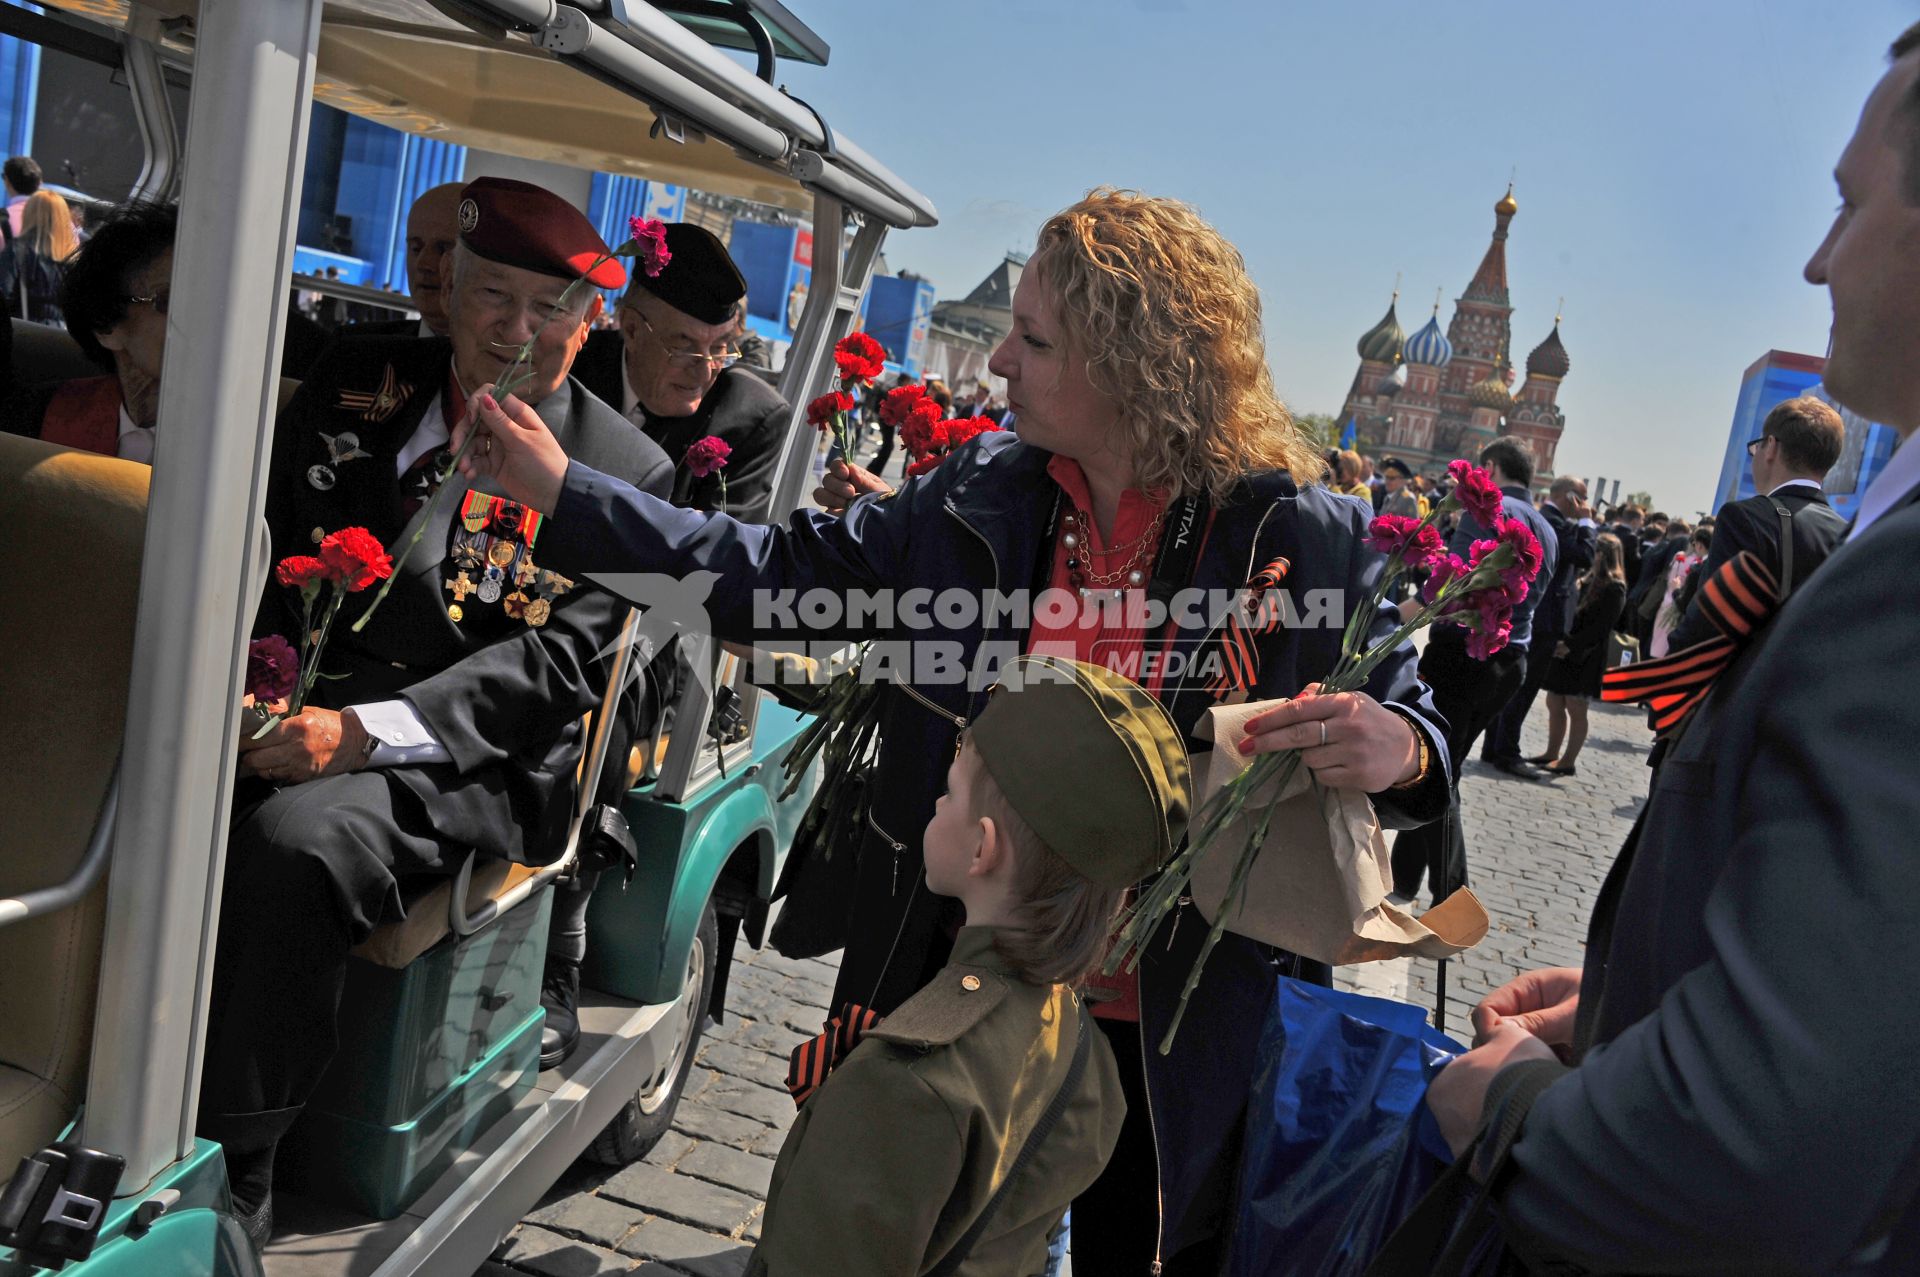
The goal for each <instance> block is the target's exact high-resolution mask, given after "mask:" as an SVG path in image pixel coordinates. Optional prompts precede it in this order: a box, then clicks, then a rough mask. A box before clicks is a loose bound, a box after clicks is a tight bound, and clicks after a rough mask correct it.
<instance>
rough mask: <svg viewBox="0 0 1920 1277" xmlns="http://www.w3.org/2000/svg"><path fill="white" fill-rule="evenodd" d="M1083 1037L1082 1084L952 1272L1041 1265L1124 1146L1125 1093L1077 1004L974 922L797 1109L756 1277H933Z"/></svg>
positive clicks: (999, 1178) (756, 1257)
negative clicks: (1016, 961) (1077, 1203)
mask: <svg viewBox="0 0 1920 1277" xmlns="http://www.w3.org/2000/svg"><path fill="white" fill-rule="evenodd" d="M1083 1033H1084V1034H1088V1035H1090V1036H1089V1039H1088V1046H1089V1051H1088V1057H1087V1061H1086V1063H1085V1065H1084V1071H1083V1073H1082V1076H1081V1079H1080V1082H1079V1085H1078V1087H1077V1088H1076V1092H1075V1094H1074V1095H1073V1096H1072V1097H1071V1099H1070V1100H1069V1101H1068V1102H1067V1103H1066V1106H1065V1107H1064V1108H1063V1109H1062V1110H1061V1112H1060V1117H1059V1121H1058V1123H1057V1124H1056V1125H1055V1126H1054V1127H1053V1129H1052V1130H1051V1132H1050V1133H1049V1134H1048V1135H1047V1137H1046V1139H1045V1140H1043V1141H1042V1142H1041V1143H1039V1144H1038V1145H1037V1146H1036V1147H1035V1149H1034V1151H1033V1154H1032V1156H1031V1157H1030V1159H1029V1160H1028V1162H1027V1164H1026V1165H1025V1166H1023V1167H1022V1168H1021V1169H1020V1170H1019V1172H1018V1175H1017V1177H1016V1178H1015V1180H1014V1182H1013V1183H1012V1185H1011V1186H1010V1187H1009V1188H1008V1190H1007V1195H1006V1196H1005V1197H1004V1198H1003V1199H1002V1200H1001V1202H1000V1205H999V1207H998V1208H997V1209H996V1210H995V1211H994V1214H993V1217H992V1219H991V1220H990V1221H989V1223H988V1225H987V1227H986V1229H985V1231H984V1232H983V1233H982V1234H981V1235H980V1236H979V1238H978V1239H977V1240H976V1241H975V1242H974V1245H973V1247H972V1248H971V1250H970V1251H969V1252H968V1256H967V1259H966V1260H965V1262H964V1263H963V1264H962V1265H961V1266H960V1267H959V1268H958V1269H956V1270H954V1272H955V1277H987V1275H988V1274H1008V1275H1011V1274H1022V1275H1026V1274H1034V1273H1038V1272H1040V1270H1041V1269H1042V1268H1043V1267H1045V1265H1046V1252H1047V1234H1048V1232H1049V1231H1050V1230H1051V1229H1052V1228H1053V1226H1054V1225H1055V1224H1057V1223H1059V1221H1060V1216H1061V1214H1062V1213H1063V1212H1064V1211H1065V1210H1066V1208H1067V1206H1068V1204H1069V1203H1071V1202H1072V1201H1073V1199H1074V1197H1075V1196H1076V1195H1077V1194H1078V1193H1080V1192H1081V1191H1082V1190H1083V1189H1085V1188H1086V1187H1087V1186H1088V1185H1089V1184H1091V1183H1093V1181H1094V1179H1095V1178H1096V1177H1097V1176H1098V1175H1099V1174H1100V1170H1101V1168H1102V1167H1104V1166H1105V1165H1106V1164H1107V1159H1108V1158H1109V1157H1111V1156H1112V1155H1113V1146H1114V1142H1115V1141H1116V1140H1118V1139H1119V1138H1120V1121H1121V1119H1122V1118H1123V1117H1124V1116H1125V1115H1126V1101H1125V1100H1124V1099H1122V1098H1121V1095H1120V1076H1119V1073H1118V1072H1117V1071H1116V1069H1115V1067H1114V1062H1113V1050H1112V1048H1111V1047H1109V1046H1108V1045H1107V1040H1106V1037H1105V1036H1104V1035H1103V1034H1101V1033H1100V1031H1099V1030H1098V1029H1096V1028H1095V1027H1094V1025H1093V1018H1092V1017H1091V1016H1090V1015H1088V1014H1087V1013H1086V1009H1085V1007H1084V1006H1083V1005H1082V1004H1081V1001H1080V998H1079V996H1078V995H1077V994H1075V993H1074V992H1073V991H1072V990H1071V989H1069V988H1067V987H1066V986H1065V985H1051V986H1047V985H1037V984H1028V983H1027V982H1026V981H1024V980H1022V979H1020V977H1019V976H1017V975H1015V974H1014V973H1013V971H1012V969H1011V968H1010V967H1009V966H1008V965H1007V963H1006V962H1005V961H1004V960H1002V959H1001V957H1000V955H999V954H997V953H996V952H994V948H993V928H991V927H963V928H962V929H961V931H960V935H959V938H958V939H957V940H955V942H954V946H953V960H952V961H951V962H950V963H949V964H948V965H947V967H946V969H945V970H943V971H941V972H940V974H939V975H937V976H935V977H934V979H933V981H932V982H931V983H929V984H928V985H927V987H926V988H924V989H922V990H921V991H920V992H919V993H917V994H915V995H914V996H913V997H912V998H910V999H908V1000H907V1001H906V1002H905V1003H903V1004H902V1005H901V1006H900V1008H899V1009H898V1010H896V1011H895V1012H894V1013H893V1014H892V1015H890V1016H888V1017H887V1018H886V1019H885V1020H883V1021H882V1022H881V1023H880V1025H879V1027H878V1028H875V1029H874V1030H872V1031H871V1032H869V1033H868V1034H867V1035H866V1037H864V1038H863V1039H861V1042H860V1044H859V1045H858V1046H856V1047H855V1048H854V1049H853V1051H852V1053H851V1054H849V1055H848V1056H847V1058H846V1059H845V1060H844V1061H843V1062H842V1063H841V1064H840V1066H839V1067H838V1068H836V1069H834V1071H833V1075H832V1076H831V1077H829V1078H828V1079H827V1082H826V1085H824V1086H822V1087H821V1088H820V1090H819V1092H818V1093H817V1094H815V1095H814V1096H813V1097H812V1098H811V1099H809V1100H808V1101H807V1103H806V1105H805V1106H804V1107H803V1108H802V1109H801V1110H800V1115H799V1116H798V1117H797V1118H795V1119H794V1124H793V1130H792V1131H790V1132H789V1133H788V1135H787V1142H786V1144H785V1145H784V1146H782V1148H781V1150H780V1160H779V1161H778V1162H777V1163H776V1164H775V1165H774V1168H773V1184H772V1187H771V1188H770V1189H769V1190H768V1194H767V1215H766V1222H765V1225H764V1226H763V1229H762V1233H761V1235H762V1238H763V1240H762V1241H761V1243H760V1247H759V1249H758V1250H756V1251H754V1254H753V1259H752V1261H751V1262H750V1263H749V1264H748V1265H747V1273H748V1275H749V1277H762V1275H764V1277H807V1275H811V1274H843V1275H845V1277H858V1275H860V1274H872V1275H873V1277H882V1274H885V1275H886V1277H909V1275H918V1274H924V1273H929V1272H932V1271H933V1270H934V1268H935V1266H936V1265H938V1264H939V1263H940V1262H941V1260H942V1259H943V1258H944V1257H945V1256H946V1255H947V1254H948V1252H950V1251H951V1250H952V1249H953V1247H954V1245H955V1243H956V1242H958V1241H959V1240H960V1238H961V1237H962V1236H963V1235H964V1234H965V1233H966V1232H967V1230H968V1229H969V1228H970V1227H971V1226H972V1225H973V1222H974V1220H975V1218H976V1217H977V1216H978V1215H979V1214H980V1212H981V1209H982V1208H983V1207H984V1206H985V1205H986V1203H987V1201H988V1200H989V1199H990V1198H991V1197H992V1196H993V1195H994V1193H995V1192H996V1191H997V1190H999V1188H1000V1187H1001V1184H1002V1182H1003V1181H1005V1180H1006V1178H1007V1175H1008V1172H1009V1170H1010V1169H1011V1163H1012V1162H1013V1161H1014V1160H1015V1158H1016V1157H1017V1156H1018V1155H1019V1152H1020V1149H1021V1147H1022V1146H1023V1145H1024V1144H1025V1143H1026V1137H1027V1134H1028V1132H1030V1131H1032V1130H1033V1127H1034V1124H1035V1123H1036V1122H1038V1121H1039V1120H1040V1116H1041V1114H1042V1113H1043V1112H1044V1111H1045V1110H1046V1108H1047V1106H1048V1104H1049V1103H1050V1102H1051V1101H1052V1100H1053V1098H1054V1096H1055V1095H1056V1094H1057V1093H1058V1092H1059V1091H1060V1089H1061V1086H1062V1085H1063V1083H1064V1082H1065V1081H1066V1078H1067V1073H1068V1070H1069V1068H1070V1067H1071V1065H1072V1061H1073V1054H1074V1048H1075V1047H1076V1046H1077V1045H1078V1042H1079V1035H1081V1034H1083Z"/></svg>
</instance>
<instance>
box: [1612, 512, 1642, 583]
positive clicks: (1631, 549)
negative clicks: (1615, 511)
mask: <svg viewBox="0 0 1920 1277" xmlns="http://www.w3.org/2000/svg"><path fill="white" fill-rule="evenodd" d="M1607 530H1608V531H1609V532H1611V533H1613V535H1615V536H1616V537H1619V538H1620V558H1621V561H1622V566H1623V567H1624V568H1625V569H1626V573H1627V584H1628V585H1632V584H1633V583H1634V582H1635V581H1637V580H1639V579H1640V533H1639V532H1638V530H1636V529H1634V528H1630V527H1628V526H1627V525H1626V524H1624V523H1616V524H1614V525H1613V526H1612V527H1611V528H1609V529H1607Z"/></svg>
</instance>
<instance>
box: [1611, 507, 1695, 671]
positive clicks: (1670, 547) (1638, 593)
mask: <svg viewBox="0 0 1920 1277" xmlns="http://www.w3.org/2000/svg"><path fill="white" fill-rule="evenodd" d="M1653 522H1654V521H1653V519H1651V518H1649V519H1648V520H1647V523H1648V525H1649V526H1650V527H1651V526H1653ZM1658 526H1659V529H1660V532H1659V535H1658V536H1657V537H1653V538H1651V539H1646V540H1642V541H1641V543H1640V571H1639V574H1638V575H1636V576H1635V577H1634V579H1633V585H1632V588H1630V589H1629V590H1628V591H1627V614H1626V617H1625V619H1624V620H1623V621H1622V622H1621V624H1622V625H1623V626H1624V627H1625V628H1627V629H1628V630H1629V631H1631V632H1632V633H1634V634H1635V635H1637V636H1639V638H1640V641H1641V642H1642V643H1645V642H1646V641H1647V640H1648V639H1649V638H1651V637H1652V636H1653V621H1654V617H1655V616H1656V615H1657V612H1656V611H1654V609H1657V608H1658V607H1659V606H1660V599H1661V598H1662V597H1664V596H1665V594H1666V590H1667V569H1668V568H1670V567H1672V566H1673V556H1674V555H1676V554H1678V553H1680V552H1681V551H1682V550H1684V549H1686V548H1687V542H1688V541H1689V540H1690V539H1691V538H1692V537H1693V528H1692V527H1691V526H1689V525H1688V523H1687V521H1686V520H1685V519H1667V520H1664V521H1663V522H1661V523H1660V524H1659V525H1658ZM1649 594H1651V595H1652V596H1653V601H1652V602H1651V603H1649V602H1648V601H1647V596H1648V595H1649Z"/></svg>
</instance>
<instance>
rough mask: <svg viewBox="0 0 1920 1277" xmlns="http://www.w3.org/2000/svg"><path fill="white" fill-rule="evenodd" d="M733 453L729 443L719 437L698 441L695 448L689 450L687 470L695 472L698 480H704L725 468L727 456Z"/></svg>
mask: <svg viewBox="0 0 1920 1277" xmlns="http://www.w3.org/2000/svg"><path fill="white" fill-rule="evenodd" d="M732 451H733V448H732V447H731V446H729V445H728V443H727V441H726V440H725V439H722V438H720V437H719V436H718V435H708V436H707V437H706V438H704V439H696V440H695V441H694V444H693V446H692V447H691V448H688V449H687V469H689V470H691V471H693V474H694V477H695V478H696V479H704V478H706V477H707V476H708V475H710V474H713V473H715V472H717V471H718V470H720V469H721V468H722V467H723V466H725V465H726V464H727V454H729V453H731V452H732Z"/></svg>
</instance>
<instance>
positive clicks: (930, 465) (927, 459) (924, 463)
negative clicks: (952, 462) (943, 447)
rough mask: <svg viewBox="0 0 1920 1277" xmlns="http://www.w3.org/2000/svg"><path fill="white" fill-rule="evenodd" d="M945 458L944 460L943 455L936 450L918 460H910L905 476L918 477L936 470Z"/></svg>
mask: <svg viewBox="0 0 1920 1277" xmlns="http://www.w3.org/2000/svg"><path fill="white" fill-rule="evenodd" d="M945 460H946V457H945V456H943V455H941V454H940V453H937V452H936V453H931V454H929V455H927V456H924V457H922V458H920V459H919V460H918V461H914V462H910V463H909V464H908V466H907V478H909V479H918V478H919V477H920V476H921V475H923V474H928V473H931V472H932V471H935V470H938V469H939V468H940V463H941V462H942V461H945Z"/></svg>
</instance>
